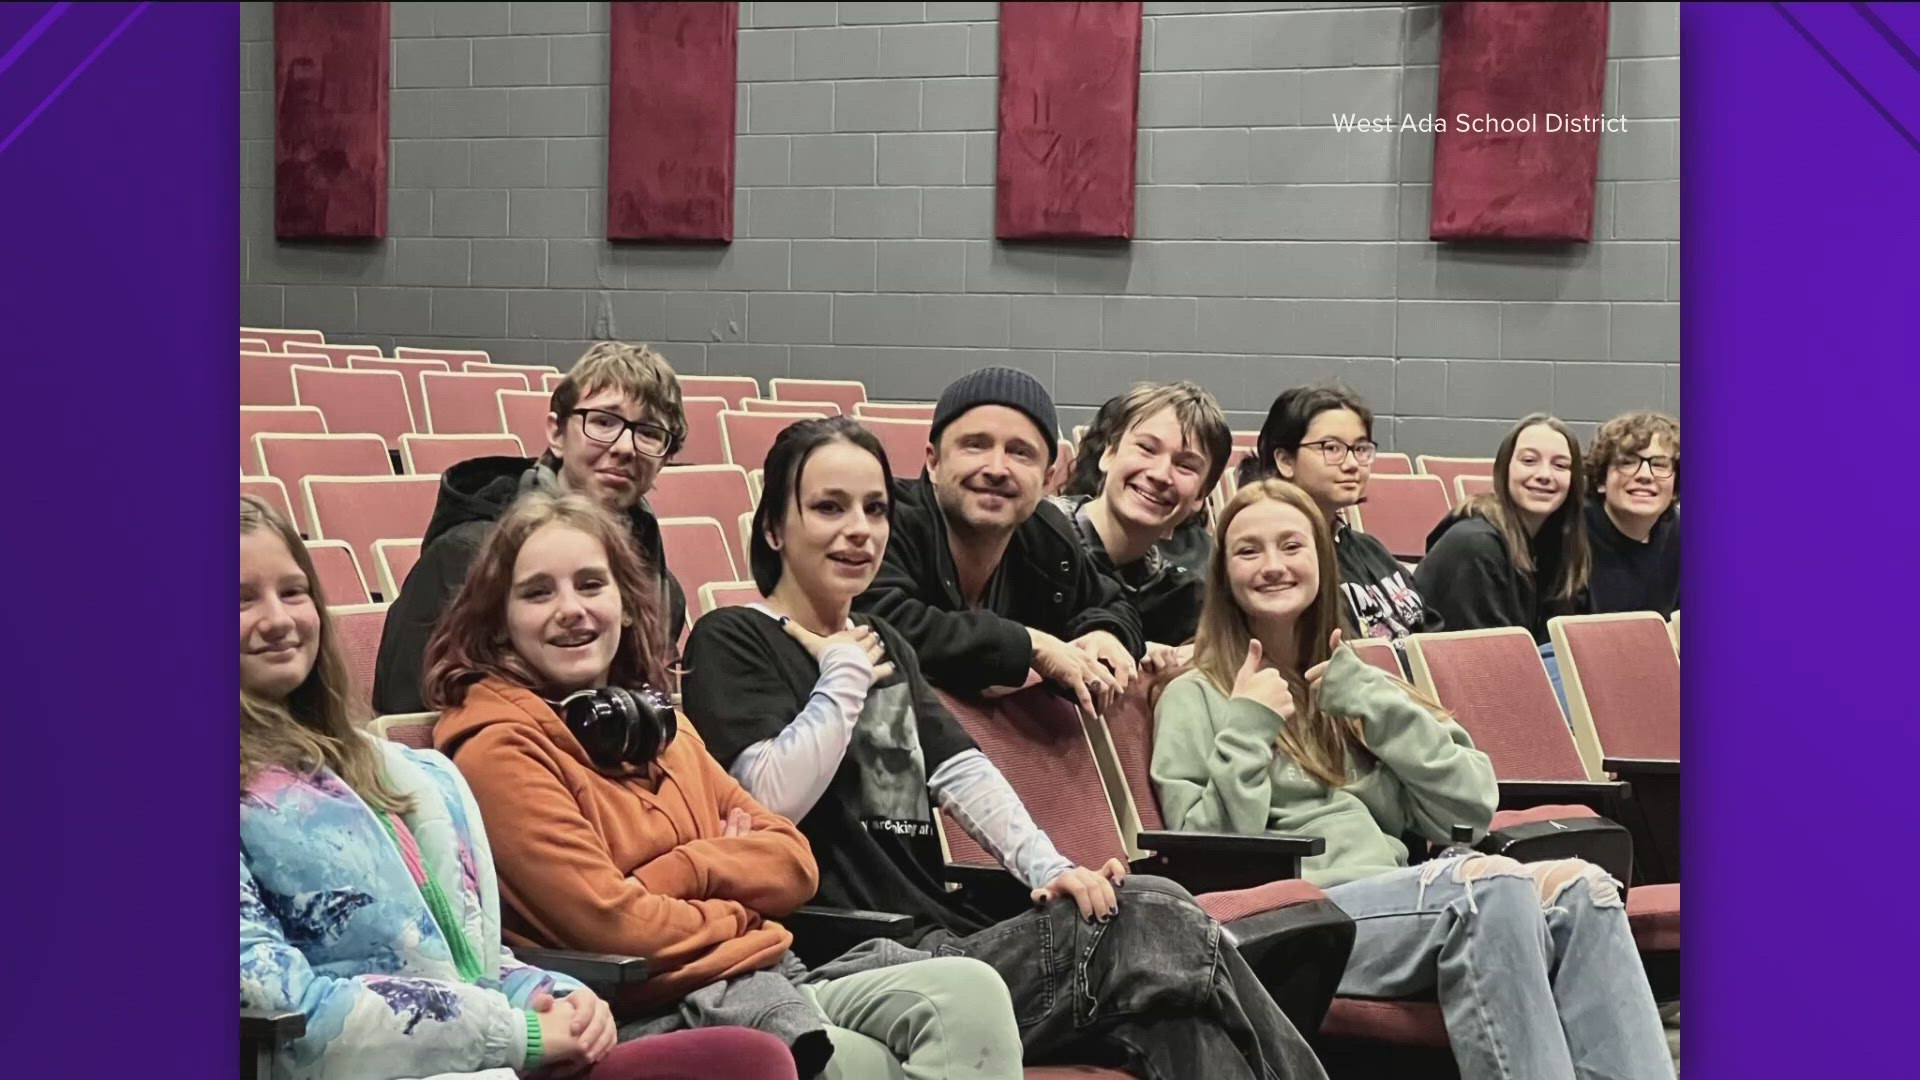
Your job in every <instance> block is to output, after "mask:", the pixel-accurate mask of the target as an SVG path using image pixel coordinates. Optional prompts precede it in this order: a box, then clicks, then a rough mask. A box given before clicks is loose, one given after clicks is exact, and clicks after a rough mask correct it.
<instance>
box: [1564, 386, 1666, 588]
mask: <svg viewBox="0 0 1920 1080" xmlns="http://www.w3.org/2000/svg"><path fill="white" fill-rule="evenodd" d="M1587 460H1588V461H1589V462H1590V463H1591V465H1590V466H1589V471H1588V473H1587V475H1588V476H1590V477H1592V478H1593V493H1594V494H1595V495H1597V496H1599V498H1595V499H1589V500H1588V501H1587V514H1586V522H1587V540H1588V541H1589V543H1590V545H1591V546H1592V549H1593V572H1592V577H1591V578H1589V585H1588V596H1589V601H1590V607H1589V609H1588V610H1591V611H1593V612H1596V613H1599V612H1608V611H1657V612H1659V613H1660V614H1661V615H1672V614H1673V612H1674V609H1675V608H1678V607H1679V606H1680V507H1679V505H1678V498H1679V494H1680V422H1679V421H1677V420H1675V419H1674V418H1672V417H1670V416H1664V415H1662V414H1660V413H1655V412H1637V413H1628V414H1626V415H1625V416H1617V417H1614V418H1613V419H1612V420H1609V421H1607V422H1606V423H1605V424H1603V425H1601V428H1600V430H1599V432H1598V433H1596V434H1595V435H1594V438H1593V448H1592V449H1591V450H1590V451H1589V452H1588V456H1587Z"/></svg>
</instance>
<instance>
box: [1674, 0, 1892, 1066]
mask: <svg viewBox="0 0 1920 1080" xmlns="http://www.w3.org/2000/svg"><path fill="white" fill-rule="evenodd" d="M1862 6H1864V5H1847V4H1835V5H1831V6H1828V7H1821V8H1816V6H1815V5H1810V4H1791V5H1785V6H1784V7H1782V6H1779V5H1772V4H1737V5H1733V4H1730V5H1714V4H1688V5H1686V6H1685V7H1683V8H1682V14H1681V79H1682V90H1683V98H1682V101H1683V105H1682V116H1683V118H1684V120H1683V123H1684V125H1685V127H1684V131H1685V134H1684V137H1683V142H1682V144H1681V145H1682V149H1681V167H1680V175H1681V176H1682V177H1683V184H1682V193H1683V194H1682V200H1683V206H1682V217H1681V221H1682V228H1683V230H1684V232H1683V236H1684V238H1685V247H1684V250H1685V252H1686V261H1685V264H1684V269H1683V272H1682V288H1683V299H1682V301H1681V320H1682V321H1681V338H1682V345H1681V348H1682V355H1683V356H1684V357H1685V361H1684V363H1683V365H1682V371H1683V375H1682V380H1683V381H1682V387H1683V392H1684V395H1685V400H1686V419H1687V428H1688V430H1687V446H1688V453H1687V457H1688V460H1689V470H1688V471H1689V478H1688V481H1687V483H1688V494H1687V500H1688V507H1687V510H1688V531H1687V537H1686V545H1687V586H1686V591H1687V601H1686V604H1685V610H1686V612H1687V618H1686V619H1685V621H1684V623H1683V627H1684V630H1683V633H1684V636H1685V642H1684V650H1683V654H1684V656H1685V663H1686V676H1685V689H1684V694H1685V715H1686V717H1687V732H1686V741H1687V746H1688V751H1689V757H1690V758H1691V759H1692V761H1693V768H1692V772H1691V774H1690V777H1689V780H1688V790H1687V800H1686V806H1687V817H1686V850H1687V855H1686V859H1687V863H1686V866H1687V870H1686V874H1687V893H1688V895H1689V899H1690V900H1691V901H1692V902H1693V909H1692V914H1691V916H1689V917H1688V918H1687V919H1686V939H1687V943H1686V953H1685V956H1684V964H1685V980H1686V990H1685V994H1686V999H1685V1001H1686V1008H1685V1010H1684V1017H1685V1018H1684V1022H1683V1024H1682V1033H1683V1034H1682V1048H1683V1051H1682V1052H1683V1062H1682V1064H1683V1070H1682V1075H1684V1076H1686V1077H1688V1078H1689V1080H1699V1078H1702V1077H1714V1078H1718V1077H1761V1076H1768V1077H1772V1076H1892V1075H1897V1074H1898V1073H1900V1072H1903V1071H1906V1070H1908V1069H1911V1068H1912V1060H1911V1054H1910V1051H1908V1050H1906V1049H1905V1044H1906V1043H1907V1042H1908V1038H1907V1034H1908V1032H1909V1031H1910V1029H1911V1027H1912V1024H1913V1006H1912V989H1911V984H1912V967H1913V964H1914V960H1915V958H1916V957H1920V920H1917V919H1915V918H1912V917H1910V916H1907V915H1901V914H1899V913H1898V912H1899V911H1900V908H1901V906H1902V905H1904V904H1905V903H1906V902H1907V901H1909V900H1910V899H1912V893H1911V892H1910V891H1909V890H1906V889H1903V888H1901V885H1902V884H1903V883H1904V882H1903V880H1902V879H1903V878H1905V879H1910V878H1911V877H1912V876H1913V875H1912V871H1911V869H1909V867H1910V866H1911V863H1910V861H1909V860H1910V858H1911V848H1912V846H1913V842H1912V838H1911V832H1912V828H1913V821H1914V811H1913V802H1912V799H1913V791H1914V787H1915V784H1914V781H1913V779H1912V777H1913V773H1912V769H1913V767H1914V766H1913V763H1914V762H1915V760H1916V753H1920V745H1916V744H1917V743H1920V738H1916V731H1920V726H1916V724H1915V723H1914V715H1915V705H1914V697H1915V695H1914V693H1913V691H1912V690H1911V688H1910V684H1911V680H1910V679H1908V678H1905V677H1903V668H1904V667H1905V665H1906V664H1907V663H1911V654H1912V650H1911V649H1910V648H1909V647H1908V646H1907V644H1906V642H1905V641H1904V640H1903V639H1904V638H1905V637H1906V635H1905V634H1904V633H1901V632H1900V631H1901V630H1902V629H1903V628H1904V627H1905V624H1906V620H1907V619H1908V618H1910V617H1911V616H1912V613H1913V612H1915V611H1917V610H1920V596H1916V588H1915V581H1916V575H1915V573H1914V569H1913V562H1912V558H1911V555H1910V554H1909V551H1908V549H1909V547H1910V546H1911V541H1912V539H1913V538H1914V537H1915V536H1916V535H1920V533H1916V530H1915V528H1914V512H1913V510H1912V509H1911V508H1910V506H1911V504H1910V503H1908V501H1907V500H1909V499H1912V498H1913V497H1914V490H1913V483H1912V480H1911V477H1912V475H1913V465H1912V463H1911V458H1912V443H1911V439H1910V438H1909V437H1908V436H1909V433H1910V431H1911V424H1912V417H1913V412H1914V410H1913V403H1914V400H1915V382H1916V379H1915V371H1914V367H1915V361H1916V359H1920V348H1916V345H1915V340H1916V337H1915V334H1916V323H1915V320H1914V315H1915V310H1916V307H1917V306H1920V275H1917V274H1916V273H1915V269H1914V262H1913V254H1914V252H1916V251H1920V147H1916V146H1914V145H1912V144H1911V143H1910V142H1909V140H1908V139H1907V137H1906V134H1905V133H1913V132H1920V66H1910V65H1909V62H1908V60H1907V59H1906V58H1905V57H1903V56H1902V55H1901V54H1900V52H1899V50H1897V49H1896V48H1894V47H1893V46H1891V45H1890V43H1889V42H1887V41H1886V40H1885V39H1883V38H1881V37H1880V36H1879V35H1878V34H1877V33H1876V32H1874V31H1873V29H1872V28H1871V26H1870V25H1869V23H1868V22H1867V20H1866V19H1864V18H1862V15H1861V12H1860V11H1859V10H1857V9H1858V8H1860V7H1862ZM1893 9H1894V5H1890V4H1875V5H1871V11H1870V13H1871V14H1874V15H1876V16H1878V17H1879V18H1881V19H1882V20H1883V21H1884V22H1885V23H1887V24H1888V25H1889V27H1891V28H1892V30H1893V32H1894V33H1895V34H1897V35H1898V36H1899V37H1900V38H1901V39H1903V40H1904V41H1905V42H1906V43H1907V44H1908V45H1910V46H1912V47H1915V48H1920V18H1915V15H1916V12H1915V11H1914V9H1913V8H1907V9H1905V10H1904V11H1895V10H1893ZM1796 22H1797V23H1798V24H1799V26H1798V27H1796V25H1795V23H1796ZM1803 29H1804V30H1805V31H1806V33H1807V34H1808V35H1811V37H1812V38H1813V39H1814V41H1818V42H1820V43H1821V46H1820V48H1816V47H1815V45H1814V44H1813V43H1812V42H1810V41H1809V40H1808V37H1807V36H1803V34H1802V30H1803ZM1821 49H1824V50H1825V51H1826V53H1827V54H1828V55H1830V56H1832V58H1833V61H1832V62H1830V61H1829V60H1828V59H1827V57H1826V56H1823V55H1822V52H1821ZM1836 63H1837V64H1838V65H1839V67H1840V68H1844V69H1845V70H1846V72H1847V74H1846V75H1843V74H1842V73H1841V71H1839V70H1836V67H1835V64H1836ZM1856 84H1858V88H1856ZM1863 90H1864V91H1865V92H1866V93H1867V94H1870V95H1871V96H1872V97H1873V98H1875V99H1876V100H1877V102H1878V103H1879V104H1878V107H1876V106H1874V105H1873V104H1870V103H1869V102H1868V101H1867V100H1866V99H1865V97H1864V96H1863V93H1862V91H1863ZM1889 117H1891V118H1892V120H1890V119H1889ZM1895 120H1897V121H1898V125H1896V123H1895V122H1893V121H1895ZM1901 127H1904V129H1905V133H1903V132H1902V131H1901V130H1900V128H1901ZM1836 503H1837V504H1838V505H1835V504H1836ZM1836 531H1838V532H1840V533H1841V537H1840V542H1839V543H1838V544H1837V545H1836V544H1835V542H1834V539H1835V538H1834V533H1835V532H1836ZM1855 650H1858V652H1857V654H1856V652H1855ZM1862 736H1864V738H1863V737H1862ZM1903 778H1904V780H1905V782H1903Z"/></svg>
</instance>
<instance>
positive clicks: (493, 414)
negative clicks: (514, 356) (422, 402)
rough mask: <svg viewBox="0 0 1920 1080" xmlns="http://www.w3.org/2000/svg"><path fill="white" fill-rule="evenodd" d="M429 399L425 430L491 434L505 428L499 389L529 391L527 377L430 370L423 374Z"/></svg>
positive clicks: (517, 374)
mask: <svg viewBox="0 0 1920 1080" xmlns="http://www.w3.org/2000/svg"><path fill="white" fill-rule="evenodd" d="M420 382H421V385H422V387H423V388H424V392H425V395H426V399H427V415H426V422H425V423H424V424H423V425H421V426H422V429H423V430H424V431H426V432H427V433H428V434H432V435H461V434H467V435H491V434H495V433H499V432H502V431H503V421H502V420H501V419H500V401H499V399H498V398H496V397H494V396H493V395H494V392H495V391H496V390H525V389H527V377H526V375H525V374H524V373H522V372H518V371H502V372H496V373H492V374H486V375H478V374H468V373H466V372H463V371H429V372H425V373H423V374H422V375H421V376H420Z"/></svg>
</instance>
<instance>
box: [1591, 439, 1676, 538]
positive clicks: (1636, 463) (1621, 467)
mask: <svg viewBox="0 0 1920 1080" xmlns="http://www.w3.org/2000/svg"><path fill="white" fill-rule="evenodd" d="M1674 457H1675V454H1674V450H1673V444H1672V443H1671V442H1670V441H1668V439H1667V437H1666V436H1665V435H1655V436H1654V437H1653V438H1652V439H1650V440H1648V442H1647V445H1646V446H1644V447H1642V448H1641V449H1639V450H1637V451H1633V452H1630V453H1622V454H1620V455H1619V460H1617V461H1615V463H1614V464H1615V467H1614V468H1611V469H1608V470H1607V475H1606V477H1605V479H1604V480H1603V481H1602V483H1603V488H1602V490H1603V493H1604V494H1605V495H1606V499H1607V512H1608V513H1609V514H1611V515H1613V517H1614V518H1616V519H1623V520H1628V521H1639V522H1651V521H1653V520H1655V519H1657V518H1658V517H1659V516H1660V515H1661V514H1664V513H1666V512H1667V508H1668V507H1670V506H1672V505H1673V480H1674V473H1673V464H1672V463H1673V461H1674ZM1643 458H1645V459H1648V460H1646V461H1643V460H1641V459H1643ZM1661 463H1665V465H1666V467H1665V468H1663V469H1662V471H1663V472H1665V473H1666V474H1667V475H1665V476H1655V475H1653V467H1654V465H1658V464H1661Z"/></svg>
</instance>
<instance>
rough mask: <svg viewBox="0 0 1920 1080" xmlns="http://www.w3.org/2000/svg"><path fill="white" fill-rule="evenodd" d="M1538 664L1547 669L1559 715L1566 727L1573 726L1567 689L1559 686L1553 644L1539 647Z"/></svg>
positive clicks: (1558, 665) (1557, 666) (1557, 667)
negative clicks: (1558, 705)
mask: <svg viewBox="0 0 1920 1080" xmlns="http://www.w3.org/2000/svg"><path fill="white" fill-rule="evenodd" d="M1540 663H1542V664H1544V665H1545V666H1546V669H1547V681H1548V682H1550V683H1552V684H1553V696H1554V697H1557V698H1559V699H1560V715H1561V716H1564V717H1566V718H1567V726H1568V727H1572V726H1573V710H1571V709H1569V708H1567V688H1566V687H1564V686H1562V685H1560V658H1559V657H1557V656H1555V655H1553V642H1551V641H1549V642H1547V643H1545V644H1543V645H1541V646H1540Z"/></svg>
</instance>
